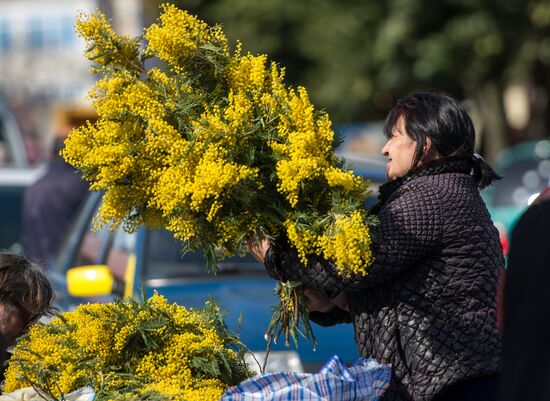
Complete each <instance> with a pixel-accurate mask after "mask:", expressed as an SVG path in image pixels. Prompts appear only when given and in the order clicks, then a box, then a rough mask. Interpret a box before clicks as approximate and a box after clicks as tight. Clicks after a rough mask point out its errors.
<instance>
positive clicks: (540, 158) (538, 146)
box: [482, 140, 550, 254]
mask: <svg viewBox="0 0 550 401" xmlns="http://www.w3.org/2000/svg"><path fill="white" fill-rule="evenodd" d="M493 167H494V168H495V171H496V172H497V173H498V174H499V175H501V176H502V177H503V178H502V179H501V180H499V181H497V182H496V183H494V184H493V185H492V186H490V187H488V188H486V189H484V190H483V191H482V196H483V198H484V200H485V203H486V204H487V208H488V209H489V212H490V213H491V217H492V219H493V221H494V223H495V226H496V227H497V228H498V230H499V233H500V238H501V243H502V246H503V249H504V252H505V254H506V252H507V250H508V240H509V235H510V233H511V231H512V229H513V228H514V224H515V223H516V221H517V219H518V218H519V216H520V215H521V214H522V213H523V211H524V210H525V209H526V208H527V206H528V205H529V204H531V202H532V201H533V200H534V199H535V198H536V197H537V196H538V194H539V193H540V192H541V191H542V190H543V189H544V188H545V187H546V186H547V185H548V184H549V183H550V140H538V141H530V142H525V143H521V144H518V145H515V146H512V147H510V148H507V149H505V150H503V151H502V152H500V153H499V154H498V156H497V160H496V162H495V164H494V166H493Z"/></svg>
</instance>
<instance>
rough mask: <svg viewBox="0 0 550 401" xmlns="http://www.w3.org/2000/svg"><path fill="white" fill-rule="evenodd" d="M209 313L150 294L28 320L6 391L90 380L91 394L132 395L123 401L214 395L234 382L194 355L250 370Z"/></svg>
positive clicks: (62, 389) (63, 388)
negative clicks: (202, 366) (155, 396)
mask: <svg viewBox="0 0 550 401" xmlns="http://www.w3.org/2000/svg"><path fill="white" fill-rule="evenodd" d="M219 313H220V311H219V308H218V309H215V308H214V314H215V315H218V314H219ZM214 317H215V316H214V315H209V314H207V313H205V312H203V311H202V310H199V311H194V310H189V309H186V308H184V307H181V306H178V305H176V304H169V303H168V302H167V300H166V299H165V298H164V297H162V296H159V295H157V294H155V295H153V296H152V297H151V298H149V299H148V300H147V301H146V302H144V303H138V302H133V303H130V302H118V303H112V304H88V305H81V306H79V307H78V308H77V309H76V310H75V311H74V312H67V313H64V314H63V315H62V316H60V317H56V318H54V319H53V320H52V321H51V322H50V323H48V324H38V325H35V326H33V328H32V329H31V331H30V333H29V335H28V336H27V337H26V338H25V339H23V340H22V341H21V342H20V343H19V344H18V345H17V346H16V348H15V351H14V355H13V359H12V360H13V361H14V362H11V363H10V365H9V368H8V370H7V374H6V381H5V390H6V391H8V392H9V391H15V390H17V389H19V388H22V387H26V386H28V385H31V384H33V385H36V386H38V387H39V388H42V389H46V390H47V391H49V392H50V393H51V394H52V395H54V396H56V397H61V396H62V395H63V394H67V393H69V392H71V391H75V390H76V389H78V388H79V387H82V386H84V385H91V386H93V387H94V390H95V391H96V393H98V397H99V398H98V399H110V398H112V397H113V394H116V393H117V392H121V391H123V392H126V393H128V394H133V396H134V398H128V399H145V395H146V394H151V393H155V394H158V395H160V396H162V397H163V398H162V399H166V400H182V399H185V400H201V401H202V400H204V401H207V400H218V399H219V398H220V397H221V395H222V394H223V392H224V391H225V390H226V389H227V388H228V387H229V385H231V384H235V383H228V382H227V381H224V378H223V377H222V376H220V375H214V376H212V375H209V374H208V373H207V372H206V371H204V370H200V369H197V366H198V365H197V361H206V362H207V363H210V364H212V363H214V364H215V363H216V361H217V363H219V365H220V366H222V365H223V364H225V363H228V364H229V365H234V366H235V368H234V369H235V371H236V372H237V374H236V377H235V378H234V380H236V381H238V380H244V379H246V378H247V377H249V375H250V373H249V372H248V370H247V368H246V367H245V363H244V361H243V360H242V356H239V355H237V353H235V352H234V351H233V350H232V349H231V348H229V345H230V342H229V341H227V338H226V337H225V336H226V334H225V333H222V332H220V331H219V328H218V327H217V326H216V325H215V323H214V321H215V318H214ZM113 399H118V397H116V398H113Z"/></svg>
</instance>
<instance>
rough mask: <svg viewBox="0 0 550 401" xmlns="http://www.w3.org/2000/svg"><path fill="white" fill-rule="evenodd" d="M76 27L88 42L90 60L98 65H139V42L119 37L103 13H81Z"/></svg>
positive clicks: (87, 53)
mask: <svg viewBox="0 0 550 401" xmlns="http://www.w3.org/2000/svg"><path fill="white" fill-rule="evenodd" d="M75 25H76V31H77V33H78V34H79V35H80V36H82V37H83V38H84V39H85V40H86V57H87V58H88V59H90V60H93V61H95V62H97V63H98V64H107V63H109V64H112V65H116V66H127V65H134V66H135V65H137V57H138V55H139V49H138V47H139V46H138V41H137V40H136V39H132V38H130V37H128V36H118V35H117V34H116V33H115V32H114V31H113V29H112V28H111V25H110V23H109V21H108V20H107V18H106V17H105V15H103V14H102V13H96V14H84V13H81V14H80V15H79V16H78V18H77V21H76V24H75Z"/></svg>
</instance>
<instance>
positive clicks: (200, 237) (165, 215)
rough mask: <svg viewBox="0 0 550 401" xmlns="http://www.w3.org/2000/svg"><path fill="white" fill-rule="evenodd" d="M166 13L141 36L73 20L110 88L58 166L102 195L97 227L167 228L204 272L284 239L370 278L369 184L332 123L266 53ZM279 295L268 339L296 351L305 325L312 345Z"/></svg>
mask: <svg viewBox="0 0 550 401" xmlns="http://www.w3.org/2000/svg"><path fill="white" fill-rule="evenodd" d="M162 7H163V12H162V14H161V16H160V18H159V21H158V23H155V24H152V25H151V26H149V27H148V28H146V29H145V31H144V35H143V36H142V37H138V38H130V37H126V36H119V35H117V34H116V33H115V32H114V31H113V30H112V28H111V26H110V23H109V21H108V20H107V19H106V18H105V16H104V15H103V14H101V13H100V12H96V13H92V14H83V15H81V16H80V17H79V19H78V20H77V24H76V26H77V31H78V32H79V34H80V35H81V36H82V37H83V38H84V39H85V40H86V43H87V51H86V55H87V57H88V58H89V59H90V60H92V61H94V62H95V67H94V71H95V72H99V73H101V74H102V76H103V77H102V78H101V79H100V80H98V81H97V82H96V84H95V87H94V88H93V89H92V90H91V91H90V97H91V100H92V101H93V104H94V106H95V109H96V111H97V114H98V120H97V122H96V123H94V124H91V123H88V124H86V125H84V126H81V127H79V128H77V129H75V130H73V131H72V132H71V134H70V135H69V137H68V139H67V140H66V142H65V144H66V147H65V149H64V151H63V156H64V158H65V159H66V160H67V161H68V162H69V163H70V164H72V165H73V166H75V167H76V168H77V169H78V170H79V171H80V172H81V173H82V175H83V176H84V178H86V179H87V180H88V181H90V182H91V189H92V190H100V191H103V192H104V198H103V206H102V208H101V211H100V213H99V216H98V220H97V221H98V222H99V223H100V224H101V223H111V224H112V225H113V226H116V225H119V224H123V225H124V227H125V228H126V229H127V230H135V229H136V228H137V227H139V226H142V225H145V226H149V227H153V228H155V227H164V228H167V229H168V230H170V231H172V232H173V233H174V235H175V237H177V238H179V239H181V240H182V241H183V242H184V244H185V247H186V249H189V250H196V249H198V248H201V249H202V250H203V251H204V253H205V255H206V259H207V260H208V266H207V268H208V269H209V270H215V267H216V261H217V260H220V259H221V258H223V257H224V256H228V255H235V254H244V253H245V252H246V251H247V248H246V241H247V239H249V238H255V239H258V240H259V239H260V238H264V237H266V238H268V239H271V240H274V239H276V238H277V237H278V236H280V235H286V236H287V237H288V239H289V242H290V244H291V245H292V246H294V247H295V248H296V249H297V251H298V253H299V255H300V257H301V259H302V260H303V261H304V262H305V260H306V259H307V257H308V255H314V254H315V255H321V256H323V257H325V258H327V259H330V260H332V261H334V263H335V265H336V266H338V268H339V269H340V272H341V274H342V275H344V276H346V275H349V274H351V273H361V274H366V273H367V269H368V266H369V265H370V263H371V262H372V254H371V250H370V245H371V238H370V235H369V228H370V227H372V225H373V224H374V219H373V218H372V217H371V216H368V215H367V213H366V211H365V209H364V207H363V201H364V198H365V196H366V195H368V191H369V189H368V185H369V184H368V182H366V181H364V180H363V179H362V178H361V177H358V176H355V175H354V174H353V172H352V171H351V170H350V169H348V168H346V167H345V163H344V161H343V160H342V159H340V158H338V157H337V156H336V155H335V152H334V151H335V147H336V146H337V145H338V144H339V142H340V140H339V139H338V138H336V137H335V134H334V132H333V130H332V129H331V122H330V119H329V116H328V115H327V114H326V113H324V112H322V111H319V110H315V108H314V107H313V105H312V104H311V102H310V100H309V98H308V94H307V91H306V89H304V88H302V87H298V88H293V87H291V86H288V85H286V84H285V82H284V75H285V74H284V69H283V68H281V67H279V66H278V65H277V64H276V63H275V62H270V61H268V58H267V56H266V55H252V54H244V55H243V54H241V53H242V51H241V46H240V44H239V43H237V44H236V46H235V49H234V50H233V51H231V50H230V48H229V44H228V41H227V39H226V37H225V35H224V33H223V31H222V28H221V27H220V26H218V25H216V26H209V25H207V24H206V23H205V22H203V21H201V20H199V19H198V18H196V17H194V16H192V15H190V14H188V13H187V12H186V11H183V10H180V9H178V8H176V7H175V6H173V5H168V4H165V5H163V6H162ZM186 249H184V250H183V251H185V250H186ZM277 291H278V292H279V294H281V296H282V299H283V300H284V301H285V302H284V304H283V305H281V306H280V307H279V308H278V309H277V311H276V312H277V313H276V314H275V315H276V316H278V317H276V318H275V323H276V324H275V325H273V324H272V325H271V326H270V329H269V333H268V334H269V336H270V337H272V338H273V337H274V338H277V337H278V336H279V335H280V334H281V333H285V335H286V339H287V342H288V336H289V334H290V335H292V336H293V337H295V334H296V333H297V330H300V329H299V326H301V325H302V324H303V325H304V326H303V327H304V328H305V331H306V333H304V334H305V335H306V337H307V336H309V334H311V331H310V327H309V324H308V320H307V313H306V312H307V311H305V309H304V303H303V301H302V299H301V298H300V292H299V291H297V290H296V287H295V286H290V285H284V284H280V285H279V286H278V289H277ZM279 323H280V326H278V325H279ZM277 327H279V329H276V328H277ZM277 330H278V331H277ZM308 333H309V334H308Z"/></svg>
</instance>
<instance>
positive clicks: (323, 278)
mask: <svg viewBox="0 0 550 401" xmlns="http://www.w3.org/2000/svg"><path fill="white" fill-rule="evenodd" d="M440 199H441V197H440V196H438V194H437V193H435V191H434V189H432V188H430V187H429V186H428V185H427V184H424V185H422V184H416V185H415V186H414V187H413V186H411V187H410V188H408V190H407V191H404V193H403V194H401V195H400V196H399V197H396V198H395V199H393V200H391V201H389V202H388V203H387V204H386V205H385V207H383V208H382V209H381V211H380V213H379V214H378V219H379V224H378V225H377V226H376V231H375V238H374V241H373V248H372V249H373V254H374V262H373V264H372V265H371V266H370V267H369V269H368V274H367V275H365V276H364V275H361V274H353V275H351V276H350V277H343V276H342V275H340V274H339V273H338V271H337V269H336V268H335V266H334V265H333V264H332V263H331V262H329V261H327V260H325V259H323V258H321V257H318V256H312V257H310V258H309V259H308V263H307V266H304V265H303V264H302V263H300V261H299V258H298V254H297V252H296V250H295V249H294V248H292V247H290V246H289V245H288V244H287V243H286V242H280V243H275V244H273V245H272V246H271V247H270V249H269V250H268V252H267V254H266V259H265V265H266V268H267V271H268V273H269V274H270V275H271V276H272V277H274V278H276V279H278V280H282V281H288V280H291V281H300V282H303V283H306V284H307V285H310V286H311V287H313V288H318V289H324V290H325V291H327V292H328V293H329V295H330V294H333V293H334V292H335V290H344V291H359V290H361V289H365V288H369V287H374V286H377V285H379V284H381V283H384V282H385V281H388V280H390V279H392V278H393V277H395V276H397V275H398V274H400V273H401V272H402V271H403V270H405V269H407V268H409V267H410V266H412V265H414V264H415V263H416V262H418V261H419V260H421V259H423V258H425V257H426V256H427V255H429V254H431V253H433V252H435V251H436V250H437V249H438V247H439V246H440V243H441V235H442V225H443V222H442V209H441V208H442V203H441V200H440ZM447 207H452V205H448V206H447Z"/></svg>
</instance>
